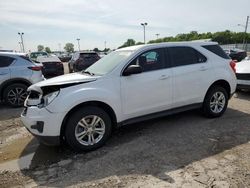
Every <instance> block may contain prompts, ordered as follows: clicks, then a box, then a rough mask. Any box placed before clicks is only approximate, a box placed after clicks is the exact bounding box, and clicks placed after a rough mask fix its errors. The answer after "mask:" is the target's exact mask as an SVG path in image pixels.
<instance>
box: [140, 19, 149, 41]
mask: <svg viewBox="0 0 250 188" xmlns="http://www.w3.org/2000/svg"><path fill="white" fill-rule="evenodd" d="M141 25H142V27H143V34H144V44H146V36H145V35H146V34H145V27H146V25H148V23H146V22H145V23H141Z"/></svg>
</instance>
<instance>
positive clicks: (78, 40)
mask: <svg viewBox="0 0 250 188" xmlns="http://www.w3.org/2000/svg"><path fill="white" fill-rule="evenodd" d="M76 40H77V42H78V50H79V52H80V39H79V38H78V39H76Z"/></svg>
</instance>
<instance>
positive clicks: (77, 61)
mask: <svg viewBox="0 0 250 188" xmlns="http://www.w3.org/2000/svg"><path fill="white" fill-rule="evenodd" d="M99 59H100V56H99V55H98V53H96V52H76V53H75V54H74V55H73V56H72V59H71V60H70V61H69V72H78V71H82V70H85V69H86V68H88V67H89V66H90V65H92V64H94V63H95V62H96V61H98V60H99Z"/></svg>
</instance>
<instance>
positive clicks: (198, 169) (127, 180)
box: [0, 92, 250, 187]
mask: <svg viewBox="0 0 250 188" xmlns="http://www.w3.org/2000/svg"><path fill="white" fill-rule="evenodd" d="M13 110H14V109H6V107H3V108H0V114H3V111H4V112H6V113H7V114H12V115H11V116H8V115H7V116H2V115H1V116H0V117H1V120H0V130H1V133H0V134H1V139H2V137H4V138H5V139H2V144H1V145H0V152H1V155H5V156H6V157H5V158H6V160H7V161H8V160H9V162H10V164H11V161H12V159H13V157H10V158H9V159H8V157H9V155H8V153H6V151H10V149H8V148H13V143H14V145H16V144H15V143H16V142H18V143H19V145H20V147H18V148H19V149H16V150H11V152H14V153H15V152H16V153H19V155H14V154H13V153H12V154H10V155H12V156H17V161H20V158H22V157H23V156H25V155H28V154H32V157H31V161H30V163H31V164H30V165H29V166H30V168H29V169H21V170H17V171H16V172H13V171H8V170H7V168H6V169H4V168H3V167H2V168H1V163H2V164H4V163H5V160H1V161H0V171H1V173H0V187H13V186H25V187H35V186H53V187H54V186H57V187H65V186H69V187H250V124H249V122H250V93H247V92H240V93H238V94H235V96H234V97H233V98H232V99H231V100H230V103H229V108H228V110H227V111H226V113H225V115H224V116H223V117H221V118H217V119H206V118H204V117H202V116H201V115H200V113H199V112H198V111H189V112H185V113H180V114H176V115H174V116H169V117H165V118H161V119H156V120H151V121H147V122H142V123H138V124H133V125H130V126H126V127H122V128H120V129H119V130H116V131H115V133H114V134H113V136H112V138H111V139H110V140H109V141H108V143H107V144H106V145H105V146H104V147H102V148H100V149H98V150H96V151H93V152H88V153H80V154H76V153H73V152H71V151H70V150H68V149H67V147H66V148H60V147H59V148H58V147H57V148H49V147H45V146H42V145H39V144H38V143H37V142H36V140H35V139H34V138H33V137H31V136H30V135H29V134H27V135H26V134H23V135H22V134H21V133H22V129H23V128H22V126H21V125H20V119H19V118H18V116H13V114H14V113H12V111H13ZM14 111H15V110H14ZM19 111H21V109H19ZM8 112H9V113H8ZM12 129H15V130H16V132H17V134H21V135H22V136H20V137H17V138H16V137H13V135H12V134H13V132H11V131H8V130H12ZM20 132H21V133H20ZM6 134H7V135H6ZM10 137H13V138H12V139H9V138H10ZM27 138H29V139H27ZM24 139H26V140H28V141H27V142H26V141H25V142H24V144H23V146H21V145H22V144H21V143H22V141H21V140H24ZM6 148H7V149H6ZM20 148H21V149H20ZM11 152H9V153H11ZM10 180H11V181H10Z"/></svg>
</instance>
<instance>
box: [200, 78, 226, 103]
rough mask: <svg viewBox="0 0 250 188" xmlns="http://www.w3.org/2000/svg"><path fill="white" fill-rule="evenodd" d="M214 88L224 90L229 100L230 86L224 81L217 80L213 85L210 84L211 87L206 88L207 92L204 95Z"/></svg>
mask: <svg viewBox="0 0 250 188" xmlns="http://www.w3.org/2000/svg"><path fill="white" fill-rule="evenodd" d="M214 86H220V87H223V88H224V89H225V90H226V92H227V94H228V97H229V98H230V95H231V86H230V84H229V83H228V81H226V80H217V81H215V82H213V84H211V86H210V87H209V88H208V90H207V92H206V95H207V93H208V91H209V90H210V89H211V88H212V87H214ZM206 95H205V96H204V99H205V97H206Z"/></svg>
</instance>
